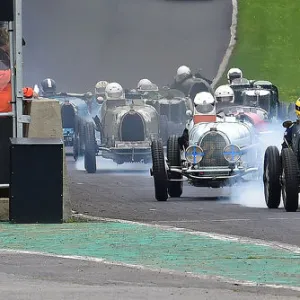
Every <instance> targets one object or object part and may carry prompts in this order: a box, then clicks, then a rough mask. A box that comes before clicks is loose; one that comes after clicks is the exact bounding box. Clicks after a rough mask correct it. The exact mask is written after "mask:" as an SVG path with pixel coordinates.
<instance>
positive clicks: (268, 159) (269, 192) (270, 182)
mask: <svg viewBox="0 0 300 300" xmlns="http://www.w3.org/2000/svg"><path fill="white" fill-rule="evenodd" d="M280 175H281V161H280V155H279V151H278V149H277V147H275V146H270V147H268V148H267V150H266V152H265V157H264V174H263V181H264V192H265V201H266V204H267V206H268V208H278V206H279V204H280V192H281V186H280Z"/></svg>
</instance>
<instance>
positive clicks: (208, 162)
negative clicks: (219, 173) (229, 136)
mask: <svg viewBox="0 0 300 300" xmlns="http://www.w3.org/2000/svg"><path fill="white" fill-rule="evenodd" d="M226 145H227V144H226V140H225V139H224V137H223V136H222V135H221V134H219V133H216V132H209V133H207V134H206V135H205V137H204V138H203V139H202V141H201V144H200V147H201V148H202V149H203V151H204V157H203V160H202V161H201V163H200V165H201V166H202V167H217V166H218V167H222V166H228V162H227V161H226V159H225V158H224V156H223V150H224V147H225V146H226Z"/></svg>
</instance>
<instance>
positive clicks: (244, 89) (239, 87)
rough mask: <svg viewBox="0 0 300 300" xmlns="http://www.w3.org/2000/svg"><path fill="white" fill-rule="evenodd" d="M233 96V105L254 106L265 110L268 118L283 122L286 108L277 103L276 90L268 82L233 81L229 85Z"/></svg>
mask: <svg viewBox="0 0 300 300" xmlns="http://www.w3.org/2000/svg"><path fill="white" fill-rule="evenodd" d="M230 87H231V88H232V89H233V91H234V94H235V105H246V106H256V107H261V108H263V109H265V110H266V111H267V112H268V114H269V116H270V118H275V119H277V120H280V121H283V120H285V119H286V117H287V116H288V107H287V105H286V104H285V103H283V102H280V101H279V92H278V88H277V87H276V86H275V85H274V84H272V83H271V82H270V81H265V80H248V79H245V78H238V79H234V80H233V81H232V83H231V85H230Z"/></svg>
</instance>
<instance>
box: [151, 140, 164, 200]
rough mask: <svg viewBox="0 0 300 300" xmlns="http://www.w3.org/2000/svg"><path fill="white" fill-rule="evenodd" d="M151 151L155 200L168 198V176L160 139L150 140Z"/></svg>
mask: <svg viewBox="0 0 300 300" xmlns="http://www.w3.org/2000/svg"><path fill="white" fill-rule="evenodd" d="M151 153H152V164H153V166H152V174H153V178H154V188H155V198H156V200H157V201H166V200H167V199H168V177H167V172H166V167H165V160H164V149H163V145H162V142H161V141H159V140H154V141H152V144H151Z"/></svg>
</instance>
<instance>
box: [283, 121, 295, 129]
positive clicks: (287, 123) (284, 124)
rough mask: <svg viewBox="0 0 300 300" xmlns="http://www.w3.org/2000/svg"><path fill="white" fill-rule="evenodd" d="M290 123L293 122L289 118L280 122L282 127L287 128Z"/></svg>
mask: <svg viewBox="0 0 300 300" xmlns="http://www.w3.org/2000/svg"><path fill="white" fill-rule="evenodd" d="M292 124H293V122H292V121H291V120H287V121H284V122H283V123H282V127H284V128H289V127H290V126H291V125H292Z"/></svg>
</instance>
